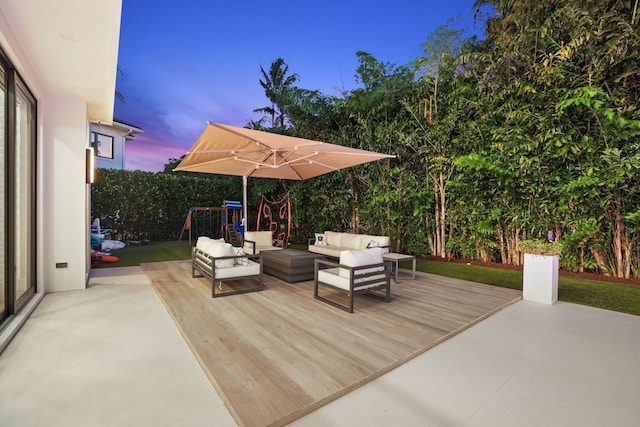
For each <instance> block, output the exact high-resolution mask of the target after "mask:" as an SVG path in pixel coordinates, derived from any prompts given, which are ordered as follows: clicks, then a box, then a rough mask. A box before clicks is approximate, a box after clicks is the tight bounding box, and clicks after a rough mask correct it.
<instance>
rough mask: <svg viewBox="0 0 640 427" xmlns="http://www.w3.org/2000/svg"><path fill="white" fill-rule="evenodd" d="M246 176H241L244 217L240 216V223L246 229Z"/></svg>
mask: <svg viewBox="0 0 640 427" xmlns="http://www.w3.org/2000/svg"><path fill="white" fill-rule="evenodd" d="M247 210H248V209H247V176H246V175H243V176H242V213H243V214H244V218H242V225H243V227H244V229H245V231H246V230H247V220H248V218H247Z"/></svg>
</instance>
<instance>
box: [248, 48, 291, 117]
mask: <svg viewBox="0 0 640 427" xmlns="http://www.w3.org/2000/svg"><path fill="white" fill-rule="evenodd" d="M260 71H261V72H262V77H263V78H262V79H260V86H262V87H263V88H264V93H265V95H266V96H267V98H268V99H269V101H271V105H270V106H267V107H263V108H257V109H255V110H253V111H254V112H255V113H266V114H269V115H271V127H273V128H275V127H280V128H284V120H285V112H286V111H285V110H286V105H285V100H286V93H287V91H288V90H289V89H290V88H291V85H293V83H295V82H296V81H297V80H298V75H297V74H291V75H289V76H287V73H288V72H289V66H288V65H287V64H286V63H285V62H284V59H282V58H278V59H276V60H275V61H273V62H272V63H271V67H270V68H269V73H267V72H266V71H265V70H264V68H262V66H260Z"/></svg>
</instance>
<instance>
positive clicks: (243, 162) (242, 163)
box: [174, 122, 395, 225]
mask: <svg viewBox="0 0 640 427" xmlns="http://www.w3.org/2000/svg"><path fill="white" fill-rule="evenodd" d="M390 157H395V156H392V155H388V154H380V153H375V152H373V151H366V150H359V149H356V148H349V147H343V146H341V145H335V144H329V143H326V142H319V141H312V140H310V139H303V138H294V137H291V136H285V135H278V134H275V133H269V132H262V131H257V130H253V129H245V128H240V127H236V126H229V125H223V124H219V123H212V122H208V124H207V127H206V128H205V130H204V131H203V132H202V134H201V135H200V137H199V138H198V140H197V141H196V142H195V144H194V145H193V147H191V150H190V151H189V152H187V154H186V156H185V157H184V159H183V160H182V161H181V162H180V164H179V165H178V167H176V168H175V169H174V170H175V171H188V172H204V173H213V174H220V175H238V176H242V177H243V208H244V218H243V223H244V224H245V225H246V219H247V177H249V176H252V177H257V178H280V179H292V180H303V179H308V178H313V177H315V176H318V175H323V174H325V173H329V172H333V171H336V170H338V169H342V168H346V167H350V166H356V165H359V164H362V163H367V162H371V161H374V160H380V159H384V158H390Z"/></svg>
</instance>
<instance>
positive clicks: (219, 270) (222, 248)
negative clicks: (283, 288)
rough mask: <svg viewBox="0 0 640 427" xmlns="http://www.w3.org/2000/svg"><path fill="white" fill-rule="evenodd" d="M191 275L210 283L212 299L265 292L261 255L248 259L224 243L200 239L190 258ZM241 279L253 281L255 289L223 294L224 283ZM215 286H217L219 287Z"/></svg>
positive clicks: (237, 290)
mask: <svg viewBox="0 0 640 427" xmlns="http://www.w3.org/2000/svg"><path fill="white" fill-rule="evenodd" d="M191 274H192V277H193V278H196V277H207V278H208V279H210V280H211V288H212V289H211V296H212V297H213V298H216V297H219V296H226V295H234V294H241V293H247V292H256V291H260V290H262V289H263V280H262V255H260V254H255V255H253V254H251V255H247V254H245V253H244V251H243V249H242V248H239V247H233V246H232V245H231V244H230V243H226V242H225V241H224V239H217V240H216V239H210V238H209V237H198V241H197V242H196V245H195V246H194V247H193V251H192V255H191ZM241 279H252V280H253V281H254V282H256V285H255V286H252V287H248V288H240V289H235V290H231V291H226V292H225V291H223V289H222V281H228V280H241ZM216 282H218V286H217V287H216ZM216 289H217V291H216Z"/></svg>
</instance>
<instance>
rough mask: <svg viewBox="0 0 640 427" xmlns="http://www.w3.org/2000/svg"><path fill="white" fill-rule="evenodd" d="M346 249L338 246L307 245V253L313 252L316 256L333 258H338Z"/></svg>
mask: <svg viewBox="0 0 640 427" xmlns="http://www.w3.org/2000/svg"><path fill="white" fill-rule="evenodd" d="M343 249H346V248H341V247H339V246H319V245H309V247H308V250H309V252H313V253H316V254H321V255H327V256H330V257H333V258H339V257H340V252H341V251H342V250H343Z"/></svg>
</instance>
